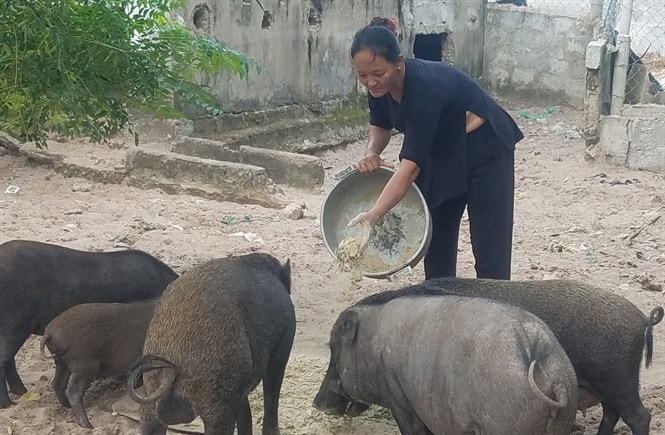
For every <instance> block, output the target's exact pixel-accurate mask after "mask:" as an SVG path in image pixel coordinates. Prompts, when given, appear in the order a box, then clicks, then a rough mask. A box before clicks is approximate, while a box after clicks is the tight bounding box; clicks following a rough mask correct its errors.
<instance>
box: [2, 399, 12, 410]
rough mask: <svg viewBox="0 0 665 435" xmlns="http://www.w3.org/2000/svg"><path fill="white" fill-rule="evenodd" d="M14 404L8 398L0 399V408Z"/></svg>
mask: <svg viewBox="0 0 665 435" xmlns="http://www.w3.org/2000/svg"><path fill="white" fill-rule="evenodd" d="M12 405H15V403H14V402H12V401H11V400H10V399H9V398H7V400H4V399H2V400H0V409H2V408H9V407H10V406H12Z"/></svg>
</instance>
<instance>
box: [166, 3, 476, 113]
mask: <svg viewBox="0 0 665 435" xmlns="http://www.w3.org/2000/svg"><path fill="white" fill-rule="evenodd" d="M261 4H262V5H263V7H264V8H265V9H266V11H267V12H268V13H269V14H270V16H271V22H270V23H269V24H270V25H268V26H266V25H265V24H266V23H264V22H263V21H264V20H263V17H264V13H263V11H262V10H261V8H260V7H259V5H258V3H257V2H256V1H255V0H223V1H222V0H187V1H186V4H185V6H184V8H183V9H181V10H179V14H180V15H181V17H182V18H183V20H184V21H185V24H186V25H187V26H188V27H190V28H192V29H197V31H198V32H200V33H201V34H204V35H207V36H210V37H213V38H216V39H217V40H219V41H222V42H224V43H225V44H226V45H228V46H229V47H231V48H233V49H236V50H238V51H240V52H243V53H245V54H247V55H249V56H251V57H252V58H254V59H255V60H257V61H258V62H259V63H260V64H261V65H263V66H264V68H265V71H264V72H262V73H261V74H259V75H256V73H254V72H252V74H251V75H250V78H249V80H248V81H243V80H240V79H238V78H237V77H230V76H229V75H228V74H226V73H223V74H218V75H213V76H201V77H200V78H199V79H200V81H201V82H202V83H203V84H205V85H208V86H210V87H212V89H214V92H215V94H216V95H217V96H218V97H219V99H220V101H222V103H223V106H224V107H225V108H226V110H229V111H245V110H257V109H265V108H268V107H276V106H280V105H285V104H293V103H303V102H312V101H321V100H328V99H335V98H339V97H344V96H346V95H348V94H350V93H352V92H355V90H356V78H355V74H354V72H353V69H352V65H351V60H350V57H349V49H350V45H351V41H352V39H353V35H354V34H355V32H356V31H357V30H358V29H359V28H361V27H362V26H364V25H365V24H367V23H368V22H369V20H370V19H371V18H372V17H374V16H386V17H398V18H399V21H400V27H401V29H400V30H401V35H400V37H401V40H402V52H403V53H404V54H405V55H407V56H409V55H411V54H412V47H413V42H414V40H415V35H416V34H417V33H443V32H445V33H451V34H452V38H451V41H452V43H453V44H454V46H455V50H454V55H453V59H452V62H453V63H455V64H456V65H458V66H459V67H460V68H462V69H464V70H465V71H468V72H469V73H471V74H472V75H475V76H479V75H480V74H481V73H482V44H483V27H482V23H483V21H484V0H363V1H360V0H261ZM456 14H458V16H457V15H456Z"/></svg>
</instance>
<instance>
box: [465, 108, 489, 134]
mask: <svg viewBox="0 0 665 435" xmlns="http://www.w3.org/2000/svg"><path fill="white" fill-rule="evenodd" d="M484 123H485V120H484V119H483V118H481V117H480V116H478V115H476V114H475V113H473V112H469V111H467V112H466V132H467V133H471V132H472V131H474V130H476V129H478V128H479V127H480V126H481V125H483V124H484Z"/></svg>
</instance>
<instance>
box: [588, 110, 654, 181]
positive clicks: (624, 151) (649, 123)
mask: <svg viewBox="0 0 665 435" xmlns="http://www.w3.org/2000/svg"><path fill="white" fill-rule="evenodd" d="M647 109H648V110H646V111H644V112H639V111H638V110H637V109H636V108H633V109H630V110H628V111H627V112H628V113H632V114H642V113H643V114H645V115H647V116H648V117H638V116H603V117H601V119H600V142H599V145H600V148H601V149H602V150H603V153H604V154H605V155H606V156H607V157H608V158H609V159H610V160H611V161H612V162H613V163H615V164H620V165H625V166H627V167H629V168H631V169H646V170H650V171H655V172H661V173H665V142H663V139H662V138H663V137H665V118H664V117H655V116H654V114H653V112H652V110H650V109H651V108H647ZM653 110H655V111H658V109H657V108H654V109H653Z"/></svg>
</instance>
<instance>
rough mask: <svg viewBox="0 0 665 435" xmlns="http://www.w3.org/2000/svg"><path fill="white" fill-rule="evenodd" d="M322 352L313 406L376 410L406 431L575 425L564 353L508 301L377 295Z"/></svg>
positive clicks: (343, 318)
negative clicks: (326, 356) (323, 365)
mask: <svg viewBox="0 0 665 435" xmlns="http://www.w3.org/2000/svg"><path fill="white" fill-rule="evenodd" d="M330 355H331V356H330V364H329V366H328V371H327V373H326V376H325V379H324V380H323V382H322V384H321V388H320V389H319V392H318V394H317V395H316V398H315V399H314V406H315V407H317V408H318V409H321V410H323V411H326V412H330V413H336V414H343V413H349V412H350V411H351V412H353V413H355V410H357V409H358V403H357V402H360V403H363V404H372V403H375V404H379V405H381V406H384V407H386V408H388V409H390V410H391V411H392V413H393V416H394V417H395V420H396V421H397V425H398V426H399V430H400V432H401V433H402V434H404V435H426V434H430V435H431V434H433V433H434V434H446V435H463V434H469V433H476V434H495V435H509V434H510V435H512V434H525V435H526V434H528V435H536V434H552V435H554V434H556V435H568V434H570V432H571V428H572V425H573V422H574V420H575V413H576V405H577V382H576V379H575V371H574V370H573V366H572V365H571V363H570V361H569V359H568V357H567V356H566V354H565V352H564V350H563V348H561V346H560V345H559V343H558V342H557V340H556V338H555V337H554V334H552V332H551V331H550V329H549V328H548V327H547V325H545V323H543V322H542V321H541V320H540V319H538V318H537V317H536V316H534V315H533V314H531V313H528V312H526V311H524V310H521V309H519V308H517V307H513V306H510V305H505V304H500V303H497V302H494V301H489V300H487V299H480V298H464V297H457V296H422V297H419V296H412V295H409V293H408V291H399V290H397V291H392V292H385V293H379V294H377V295H373V296H370V297H368V298H365V299H363V300H361V301H359V302H358V303H357V304H355V305H354V306H352V307H350V308H347V309H346V310H345V311H343V312H342V313H341V314H340V316H339V317H338V319H337V321H336V322H335V325H334V326H333V328H332V332H331V336H330ZM349 404H351V405H352V407H349V406H348V405H349Z"/></svg>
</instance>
